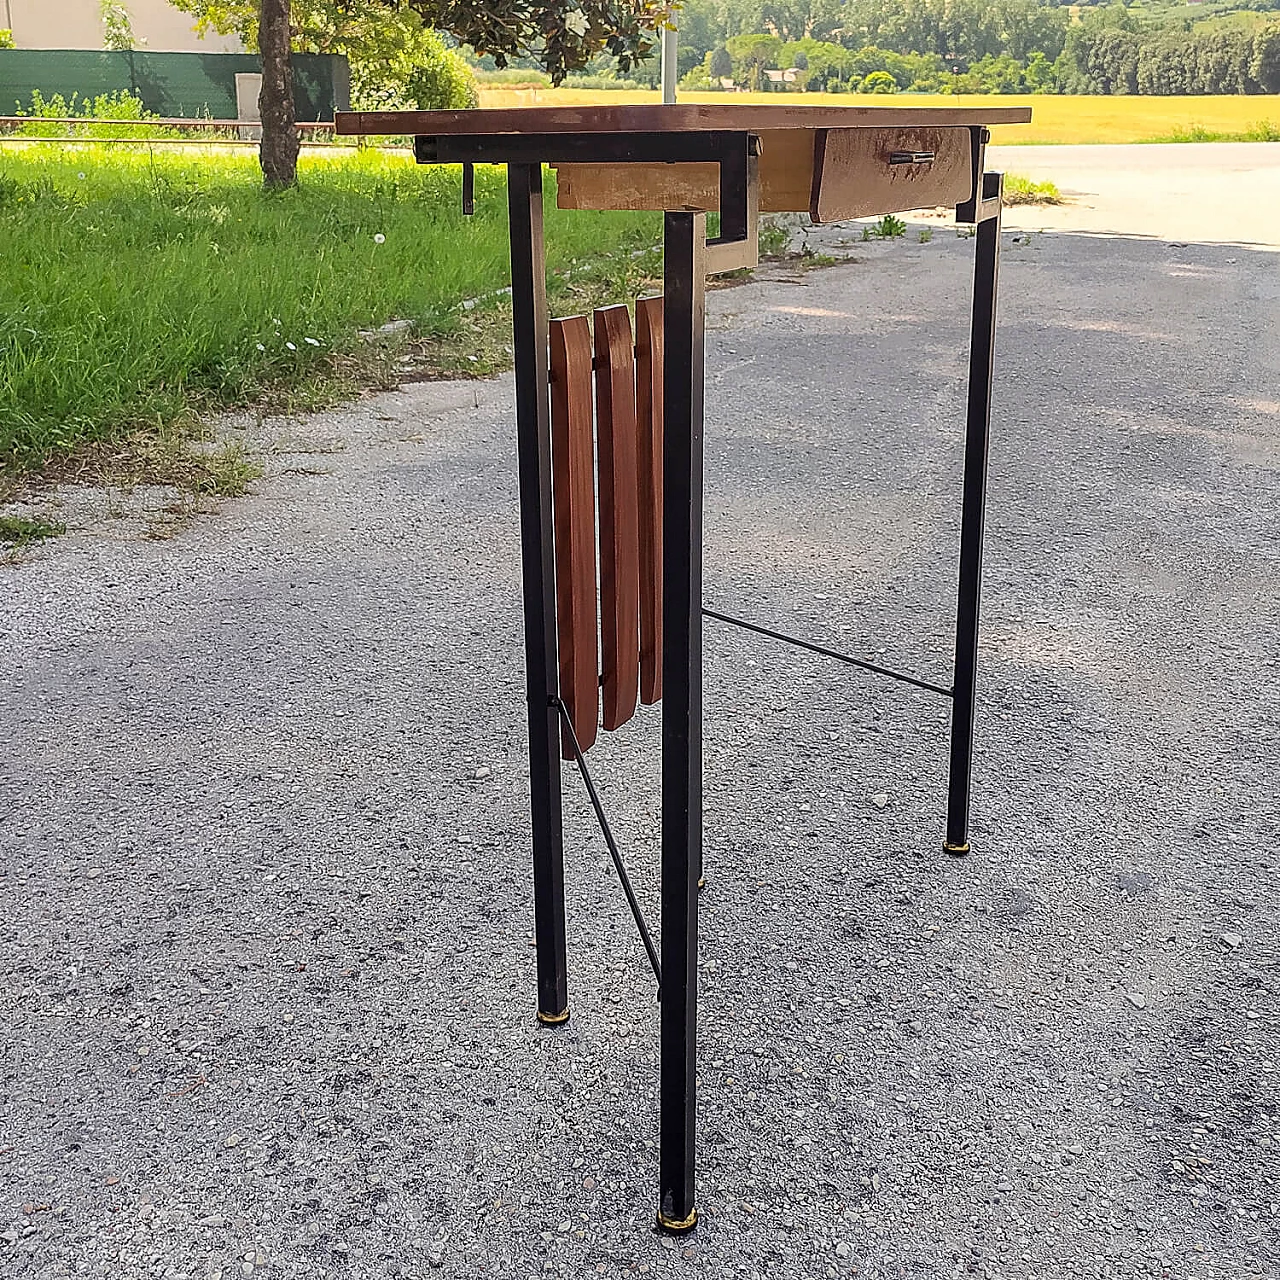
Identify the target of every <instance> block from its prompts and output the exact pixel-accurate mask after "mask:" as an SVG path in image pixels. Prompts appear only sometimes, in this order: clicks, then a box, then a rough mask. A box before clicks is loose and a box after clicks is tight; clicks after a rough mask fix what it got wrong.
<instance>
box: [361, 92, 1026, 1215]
mask: <svg viewBox="0 0 1280 1280" xmlns="http://www.w3.org/2000/svg"><path fill="white" fill-rule="evenodd" d="M1030 119H1031V111H1030V108H1027V107H986V106H983V107H898V106H886V107H861V106H859V107H806V106H800V107H797V106H788V105H785V104H783V105H779V106H772V105H765V106H737V105H733V104H731V103H730V104H727V105H711V106H708V105H686V104H681V105H653V106H621V107H609V106H587V107H529V108H523V109H516V110H475V111H410V112H348V113H340V114H339V115H338V116H337V125H336V128H337V132H338V133H340V134H348V135H409V136H412V137H413V138H414V151H415V155H416V157H417V160H418V161H419V163H422V164H461V165H462V166H463V168H462V193H461V194H462V201H463V208H464V211H466V212H470V211H471V209H472V206H473V199H474V196H473V190H474V187H473V166H474V165H476V164H505V165H506V166H507V182H508V206H509V213H510V233H511V287H512V295H511V300H512V312H513V327H514V336H515V344H514V350H515V380H516V433H517V447H518V466H519V486H520V519H521V546H522V553H521V554H522V566H523V584H524V585H523V594H524V619H525V665H526V674H527V682H528V716H529V772H530V788H531V802H532V846H533V872H534V920H535V932H536V940H537V952H538V958H537V967H538V1018H539V1020H540V1021H541V1022H542V1023H544V1024H546V1025H548V1026H555V1025H558V1024H561V1023H563V1022H564V1021H565V1020H566V1019H567V1018H568V1017H569V1000H568V977H567V961H566V945H565V913H564V879H563V849H562V834H561V807H560V806H561V788H560V759H561V755H562V754H563V756H564V758H565V759H568V760H573V761H575V762H576V763H577V765H578V768H579V771H580V772H581V774H582V778H583V781H584V783H585V785H586V788H587V792H588V794H589V796H590V799H591V803H592V805H593V807H594V809H595V812H596V815H597V818H598V819H599V821H600V824H601V828H602V830H603V832H604V837H605V840H606V843H607V844H608V848H609V853H610V856H611V857H612V859H613V863H614V866H615V868H616V869H617V872H618V875H619V878H620V880H621V882H622V886H623V889H624V891H625V892H626V895H627V901H628V905H629V906H630V909H631V911H632V914H633V916H634V917H635V920H636V923H637V926H638V928H639V930H640V934H641V938H642V940H643V942H644V945H645V948H646V951H647V952H648V955H649V959H650V962H651V964H652V966H653V970H654V973H655V976H656V977H657V980H658V993H659V999H660V1001H661V1055H660V1056H661V1083H660V1090H659V1097H660V1105H659V1110H660V1126H661V1142H660V1157H659V1208H658V1225H659V1227H660V1228H662V1229H664V1230H667V1231H673V1232H682V1231H688V1230H691V1229H692V1228H693V1227H694V1225H695V1224H696V1221H697V1210H696V1208H695V1195H694V1154H695V1143H694V1135H695V1120H696V1107H695V1082H696V1056H697V969H698V889H699V887H700V884H701V882H702V620H703V617H704V616H710V617H713V618H715V619H717V620H719V621H721V622H724V623H728V624H731V625H739V626H745V627H747V628H748V629H749V630H752V631H755V632H758V633H760V634H762V635H766V636H769V637H772V638H775V639H778V640H782V641H785V642H787V643H792V644H797V645H800V646H801V647H803V648H806V649H809V650H812V651H815V652H818V653H821V654H825V655H827V656H829V657H831V658H833V659H835V660H839V661H842V662H846V663H848V664H850V665H852V666H855V667H860V668H862V669H864V670H868V671H871V672H874V673H877V674H879V675H883V676H887V677H890V678H892V679H896V680H902V681H905V682H907V683H909V684H913V685H915V686H917V687H920V688H924V689H927V690H930V691H931V692H934V693H937V694H939V695H940V696H943V697H946V698H949V699H950V700H951V703H952V717H951V750H950V772H949V783H948V796H947V818H946V837H945V840H944V843H943V848H944V849H945V850H946V852H947V853H950V854H955V855H963V854H965V853H967V852H968V851H969V786H970V772H971V764H972V758H973V717H974V684H975V675H976V664H977V643H978V609H979V599H980V593H981V575H982V528H983V507H984V502H985V495H986V477H987V440H988V434H989V425H990V403H991V367H992V350H993V345H994V339H995V298H996V273H997V266H998V261H999V249H1000V213H1001V187H1002V179H1001V175H1000V174H996V173H986V172H985V171H984V165H983V160H984V152H985V148H986V145H987V143H988V141H989V139H990V132H989V126H991V125H993V124H1021V123H1025V122H1026V121H1028V120H1030ZM544 165H550V166H552V167H553V168H554V169H555V170H556V195H557V200H558V203H559V205H560V207H561V208H570V209H653V210H662V211H663V212H664V214H665V217H664V228H663V250H664V267H663V279H664V289H663V294H662V297H661V298H644V299H640V300H638V301H637V302H636V304H635V329H634V332H633V329H632V321H631V316H630V313H629V311H628V308H627V307H626V305H625V304H624V305H619V306H613V307H606V308H602V309H600V310H599V311H597V312H596V313H595V316H594V318H593V319H594V323H593V324H588V321H587V318H586V317H585V316H576V317H569V318H566V319H563V320H551V319H549V317H548V314H547V299H546V287H545V265H544V254H543V229H542V179H543V166H544ZM937 205H947V206H951V205H954V206H955V209H956V218H957V220H958V221H959V222H962V223H969V224H971V225H975V226H976V228H977V231H976V237H975V238H976V247H977V252H976V264H975V272H974V298H973V315H972V337H971V344H970V354H969V391H968V407H967V420H966V430H965V452H964V472H963V478H962V481H961V484H960V502H961V533H960V549H959V574H958V577H959V596H958V604H957V610H956V636H955V669H954V677H953V683H952V685H951V687H949V688H944V687H941V686H938V685H934V684H931V683H929V682H928V681H925V680H921V679H918V678H917V677H915V676H912V675H908V674H906V673H903V672H897V671H891V670H888V669H886V668H884V667H881V666H878V665H876V664H875V663H871V662H866V661H864V660H862V659H859V658H855V657H851V656H850V655H847V654H841V653H838V652H835V651H834V650H831V649H827V648H825V647H823V646H821V645H818V644H814V643H812V642H810V641H807V640H804V639H797V638H795V637H791V636H785V635H782V634H781V633H778V632H774V631H771V630H769V629H768V628H764V627H760V626H758V625H756V624H753V623H751V622H748V621H745V620H743V619H738V618H733V617H730V616H728V615H726V614H721V613H714V612H711V611H708V610H706V609H704V607H703V604H702V489H703V484H702V458H703V437H702V395H703V316H704V288H705V281H706V277H707V276H708V275H709V274H716V273H718V272H725V271H732V270H737V269H739V268H742V267H749V266H754V265H755V264H756V262H757V226H758V221H759V217H760V214H761V213H788V212H802V213H807V214H808V215H809V216H810V217H811V218H812V219H813V220H814V221H815V222H833V221H838V220H841V219H845V218H861V217H868V216H873V215H880V214H886V213H897V212H901V211H904V210H908V209H919V208H924V207H933V206H937ZM712 211H718V213H719V221H720V225H719V234H718V235H717V236H716V237H715V238H714V239H711V240H708V238H707V226H706V222H707V214H708V213H709V212H712ZM593 391H594V395H593ZM597 539H598V545H599V563H598V565H597V555H596V549H597ZM637 700H639V701H641V702H643V703H653V702H657V701H659V700H661V702H662V831H661V844H662V873H661V901H662V918H661V924H662V930H661V937H660V947H659V946H655V944H654V942H653V939H652V937H651V936H650V933H649V930H648V928H647V925H646V923H645V921H644V918H643V915H642V914H641V912H640V908H639V906H638V904H637V902H636V898H635V894H634V893H633V892H632V890H631V885H630V882H629V880H628V878H627V873H626V868H625V865H624V863H623V860H622V857H621V854H620V852H619V850H618V848H617V844H616V841H615V840H614V839H613V835H612V832H611V831H610V829H609V824H608V821H607V819H606V817H605V814H604V810H603V808H602V806H601V804H600V801H599V797H598V796H597V794H596V791H595V788H594V786H593V785H592V782H591V776H590V772H589V771H588V768H587V764H586V759H585V753H586V752H587V751H588V750H589V749H590V747H591V745H592V743H593V742H594V741H595V739H596V735H597V731H598V729H599V728H600V727H601V726H603V728H605V729H608V730H616V729H619V728H621V727H622V726H623V725H624V724H625V723H626V722H627V721H628V720H629V719H630V717H631V716H632V715H633V714H634V712H635V709H636V704H637Z"/></svg>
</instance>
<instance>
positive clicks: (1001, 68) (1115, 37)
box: [633, 0, 1280, 94]
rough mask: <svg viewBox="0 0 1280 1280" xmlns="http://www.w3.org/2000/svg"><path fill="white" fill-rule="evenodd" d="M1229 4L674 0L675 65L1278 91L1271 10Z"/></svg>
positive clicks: (881, 86)
mask: <svg viewBox="0 0 1280 1280" xmlns="http://www.w3.org/2000/svg"><path fill="white" fill-rule="evenodd" d="M1240 3H1241V5H1242V7H1245V8H1248V9H1253V10H1266V9H1275V8H1277V7H1280V0H1240ZM1144 12H1145V13H1147V14H1158V12H1159V11H1157V10H1145V11H1144ZM1236 17H1237V18H1240V19H1242V20H1241V21H1239V22H1238V23H1237V22H1235V21H1233V20H1231V19H1215V20H1212V21H1209V22H1205V23H1202V24H1198V25H1197V26H1195V27H1194V28H1192V27H1190V26H1189V25H1188V24H1184V25H1183V26H1180V27H1173V26H1170V25H1161V24H1160V22H1159V21H1158V19H1157V18H1155V17H1150V16H1148V17H1145V18H1140V17H1138V16H1137V14H1136V13H1135V11H1132V10H1130V9H1127V8H1125V7H1124V6H1123V5H1121V4H1116V5H1113V6H1112V7H1110V8H1102V9H1093V10H1088V9H1086V10H1085V11H1084V17H1083V18H1082V19H1080V20H1076V19H1073V18H1072V15H1071V11H1070V10H1069V9H1067V8H1066V7H1063V6H1060V5H1058V4H1055V3H1050V2H1048V0H687V3H686V4H685V5H684V6H683V8H682V9H681V10H680V12H679V17H678V21H679V25H680V40H681V45H680V70H681V72H682V73H683V76H684V78H683V81H682V83H683V84H684V85H685V86H686V87H687V88H694V89H697V88H718V87H720V85H721V82H722V81H726V80H732V81H733V82H734V83H735V84H738V85H742V86H744V87H747V88H751V89H767V88H775V87H776V88H779V89H809V90H822V91H826V92H834V93H839V92H860V93H868V92H873V93H895V92H902V91H910V92H916V93H1087V94H1108V93H1128V94H1134V93H1143V94H1202V93H1203V94H1221V93H1231V94H1235V93H1280V22H1275V23H1271V24H1267V25H1259V24H1260V23H1263V22H1265V19H1262V18H1260V17H1254V16H1253V14H1249V13H1246V14H1239V15H1236ZM780 72H781V73H785V83H782V82H781V80H782V77H781V76H780V75H779V74H778V73H780ZM633 74H634V73H633Z"/></svg>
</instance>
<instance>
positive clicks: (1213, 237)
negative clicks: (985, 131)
mask: <svg viewBox="0 0 1280 1280" xmlns="http://www.w3.org/2000/svg"><path fill="white" fill-rule="evenodd" d="M988 155H989V164H990V166H991V167H995V168H1003V169H1005V170H1007V171H1008V172H1010V173H1020V174H1022V175H1024V176H1025V177H1028V178H1035V179H1036V180H1037V181H1043V180H1046V179H1047V180H1049V181H1051V182H1055V183H1057V185H1058V188H1059V190H1060V191H1061V192H1062V193H1063V195H1064V196H1066V197H1067V199H1068V201H1069V203H1067V204H1065V205H1061V206H1058V207H1056V208H1054V207H1048V208H1035V207H1024V208H1015V209H1011V210H1009V215H1008V219H1007V220H1008V224H1009V225H1010V226H1015V227H1025V228H1027V229H1028V230H1037V229H1041V228H1044V229H1054V230H1059V231H1089V232H1098V233H1110V234H1113V235H1141V236H1154V237H1157V238H1159V239H1165V240H1199V241H1216V242H1219V243H1241V244H1253V245H1270V246H1272V247H1273V248H1277V247H1280V142H1189V143H1175V144H1161V145H1159V146H1155V145H1146V146H1090V147H992V148H991V150H990V152H989V153H988Z"/></svg>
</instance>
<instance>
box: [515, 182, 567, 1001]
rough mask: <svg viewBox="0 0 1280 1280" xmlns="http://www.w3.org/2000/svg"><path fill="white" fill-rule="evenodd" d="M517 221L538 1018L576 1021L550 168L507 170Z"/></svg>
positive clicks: (517, 348) (518, 358) (519, 395)
mask: <svg viewBox="0 0 1280 1280" xmlns="http://www.w3.org/2000/svg"><path fill="white" fill-rule="evenodd" d="M507 201H508V206H509V209H510V215H511V308H512V314H513V318H514V321H513V329H514V338H515V366H516V435H517V452H518V456H519V465H520V546H521V563H522V569H523V579H524V644H525V671H526V677H527V682H528V693H529V791H530V804H531V808H532V816H533V916H534V931H535V937H536V939H537V946H538V1020H539V1021H540V1022H544V1023H548V1024H551V1025H555V1024H557V1023H561V1022H564V1021H565V1020H566V1019H567V1018H568V1016H569V984H568V974H567V965H566V959H565V923H564V849H563V835H562V830H561V818H560V719H559V717H560V712H559V709H558V708H557V706H556V704H555V702H554V701H553V699H554V698H555V696H556V694H557V691H558V683H557V680H558V677H557V668H556V580H555V549H554V545H553V542H552V517H551V403H550V380H549V371H548V358H549V357H548V332H547V292H546V263H545V260H544V255H543V241H542V166H541V165H534V164H513V165H509V166H508V168H507Z"/></svg>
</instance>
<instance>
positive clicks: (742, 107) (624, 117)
mask: <svg viewBox="0 0 1280 1280" xmlns="http://www.w3.org/2000/svg"><path fill="white" fill-rule="evenodd" d="M1030 119H1031V108H1030V107H1022V106H1019V107H991V106H987V105H985V104H983V105H979V106H963V107H900V106H892V107H888V106H886V107H826V106H822V107H817V106H797V105H787V104H779V105H777V106H774V105H772V104H770V103H747V104H739V103H725V104H719V103H692V102H691V103H680V104H675V103H666V104H664V103H652V104H649V103H645V104H637V105H626V106H591V105H584V106H574V107H481V108H480V109H479V110H469V111H339V112H338V113H337V114H336V115H335V116H334V132H335V133H338V134H362V133H363V134H409V133H416V134H424V135H434V136H437V137H442V136H445V135H450V134H452V135H457V134H464V133H632V132H642V133H654V132H665V131H667V130H675V131H676V132H679V133H685V132H688V131H690V130H693V131H699V130H707V129H751V130H755V131H758V130H760V129H847V128H856V127H867V128H873V129H884V128H894V127H904V128H911V127H913V126H917V125H974V124H986V125H992V124H1025V123H1026V122H1027V121H1028V120H1030Z"/></svg>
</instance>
